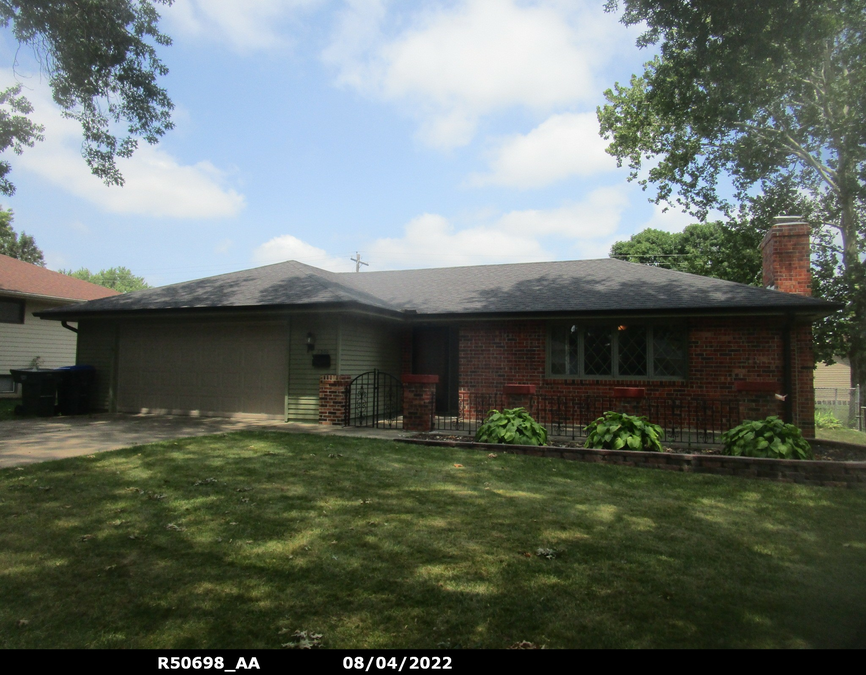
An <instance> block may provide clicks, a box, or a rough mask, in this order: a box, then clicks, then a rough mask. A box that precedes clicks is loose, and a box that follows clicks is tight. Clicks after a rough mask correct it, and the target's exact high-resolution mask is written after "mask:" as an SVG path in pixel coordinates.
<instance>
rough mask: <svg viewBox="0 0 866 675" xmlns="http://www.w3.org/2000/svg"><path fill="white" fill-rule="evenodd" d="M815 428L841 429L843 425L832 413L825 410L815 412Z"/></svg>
mask: <svg viewBox="0 0 866 675" xmlns="http://www.w3.org/2000/svg"><path fill="white" fill-rule="evenodd" d="M815 426H816V427H818V428H819V429H841V428H842V427H843V424H842V422H840V421H839V420H838V419H837V417H836V415H834V414H833V413H831V412H829V411H826V410H816V411H815Z"/></svg>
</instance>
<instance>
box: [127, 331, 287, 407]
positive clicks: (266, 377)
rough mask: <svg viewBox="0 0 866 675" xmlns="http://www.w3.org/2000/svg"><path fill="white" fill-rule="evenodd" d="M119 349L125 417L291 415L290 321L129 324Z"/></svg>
mask: <svg viewBox="0 0 866 675" xmlns="http://www.w3.org/2000/svg"><path fill="white" fill-rule="evenodd" d="M118 345H119V348H118V354H117V394H116V396H117V410H118V411H119V412H134V413H137V412H161V413H174V414H189V413H192V414H202V415H207V414H215V415H226V414H241V413H242V414H259V415H269V416H275V417H279V418H284V416H285V400H286V398H285V397H286V387H287V382H288V349H289V346H288V325H287V323H285V322H262V323H211V322H193V323H190V322H184V323H163V324H160V323H149V322H148V323H145V322H141V323H139V322H130V323H126V322H124V323H123V324H122V325H121V326H120V340H119V341H118Z"/></svg>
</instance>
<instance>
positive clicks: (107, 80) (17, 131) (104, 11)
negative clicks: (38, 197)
mask: <svg viewBox="0 0 866 675" xmlns="http://www.w3.org/2000/svg"><path fill="white" fill-rule="evenodd" d="M172 2H173V0H67V1H65V2H57V0H0V24H2V25H3V26H4V27H9V26H11V30H12V34H13V35H14V37H15V39H17V40H18V42H19V43H20V44H21V45H22V46H26V47H29V48H30V49H31V50H32V51H33V53H34V54H35V56H36V59H37V60H38V62H39V66H40V68H41V70H42V72H43V73H44V74H45V75H47V77H48V82H49V84H50V86H51V90H52V95H53V97H54V101H55V102H56V103H57V104H58V105H59V106H60V107H61V108H62V110H63V115H64V116H65V117H67V118H70V119H74V120H76V121H78V122H79V123H80V124H81V129H82V132H83V143H82V149H81V153H82V156H83V157H84V160H85V161H86V162H87V165H88V166H89V167H90V169H91V171H92V172H93V173H94V174H95V175H96V176H99V178H101V179H102V180H103V181H104V182H105V183H106V184H107V185H123V176H122V175H121V173H120V171H119V170H118V168H117V165H116V162H115V159H116V158H117V157H130V156H131V155H132V153H133V152H134V151H135V149H136V147H137V145H138V139H139V138H143V139H144V140H145V141H147V142H148V143H151V144H154V143H157V142H158V141H159V137H160V136H162V135H163V134H164V133H165V132H166V131H167V130H168V129H171V128H172V127H173V123H172V121H171V110H172V109H173V107H174V106H173V104H172V102H171V100H170V99H169V97H168V94H167V93H166V91H165V89H163V88H162V87H160V86H159V85H158V84H157V78H158V77H159V76H161V75H165V74H166V73H167V72H168V69H167V68H166V67H165V65H164V64H163V63H162V61H160V59H159V57H158V56H157V53H156V47H155V46H154V45H169V44H171V39H170V38H169V37H168V36H166V35H164V34H163V33H161V32H160V31H159V27H158V21H159V14H158V13H157V11H156V7H155V5H156V4H164V5H170V4H172ZM32 112H33V108H32V106H31V105H30V103H29V101H27V99H26V98H25V97H24V96H22V95H21V85H20V84H19V85H16V86H13V87H10V88H8V89H6V90H5V91H2V92H0V152H3V151H5V150H8V149H10V148H11V149H12V150H13V151H14V152H16V153H18V154H20V153H21V152H22V151H23V149H24V147H26V146H32V145H33V144H34V142H35V141H38V140H41V133H42V131H43V129H42V127H41V126H40V125H37V124H35V123H34V122H33V121H32V120H30V119H29V118H28V115H29V114H30V113H32ZM121 124H123V125H126V132H125V135H122V136H121V137H120V138H119V137H118V136H117V135H115V129H116V126H117V125H121ZM9 170H10V167H9V163H8V162H0V192H2V193H3V194H7V195H11V194H13V193H14V191H15V187H14V185H12V183H11V182H9V180H8V178H7V177H6V176H7V174H8V173H9Z"/></svg>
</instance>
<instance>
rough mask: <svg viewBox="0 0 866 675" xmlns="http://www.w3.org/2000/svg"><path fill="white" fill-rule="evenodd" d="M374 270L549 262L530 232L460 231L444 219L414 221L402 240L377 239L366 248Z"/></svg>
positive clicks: (493, 228) (478, 228) (490, 228)
mask: <svg viewBox="0 0 866 675" xmlns="http://www.w3.org/2000/svg"><path fill="white" fill-rule="evenodd" d="M366 249H367V250H368V251H369V260H370V261H371V265H372V266H371V269H376V270H381V269H410V268H423V267H450V266H456V265H484V264H494V263H505V262H531V261H538V260H549V259H550V257H551V255H550V253H548V252H547V251H545V250H544V248H543V247H542V246H541V244H540V243H539V242H538V241H536V239H535V238H534V237H533V236H532V234H531V233H529V232H504V231H502V230H501V229H500V228H499V227H497V226H496V224H491V225H480V226H476V227H470V228H466V229H463V230H457V229H456V228H455V227H454V226H453V225H452V223H451V222H450V221H449V220H448V219H447V218H444V217H443V216H440V215H436V214H432V213H425V214H423V215H421V216H418V217H416V218H413V219H412V220H411V221H410V222H409V223H408V224H407V225H406V226H405V228H404V231H403V236H402V237H399V238H385V239H377V240H376V241H374V242H373V243H372V244H370V245H369V246H367V247H366Z"/></svg>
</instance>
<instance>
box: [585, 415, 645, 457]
mask: <svg viewBox="0 0 866 675" xmlns="http://www.w3.org/2000/svg"><path fill="white" fill-rule="evenodd" d="M586 434H587V435H586V443H585V444H584V445H585V447H587V448H599V449H602V450H653V451H658V452H661V450H662V444H661V439H662V428H661V427H660V426H659V425H658V424H653V423H652V422H650V421H649V420H648V419H647V418H646V417H636V416H634V415H626V414H625V413H618V412H606V413H605V414H604V415H603V416H601V417H599V418H598V419H597V420H596V421H595V422H593V423H592V424H589V425H587V427H586Z"/></svg>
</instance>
